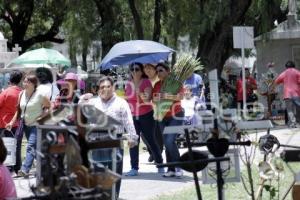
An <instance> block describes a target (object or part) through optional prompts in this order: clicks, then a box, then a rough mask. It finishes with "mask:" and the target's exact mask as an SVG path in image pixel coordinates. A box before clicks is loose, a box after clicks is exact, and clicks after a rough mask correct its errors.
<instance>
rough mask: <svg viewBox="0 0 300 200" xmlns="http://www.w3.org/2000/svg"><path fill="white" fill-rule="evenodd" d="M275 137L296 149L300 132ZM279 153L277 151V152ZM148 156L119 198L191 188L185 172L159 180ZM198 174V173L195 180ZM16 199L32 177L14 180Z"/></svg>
mask: <svg viewBox="0 0 300 200" xmlns="http://www.w3.org/2000/svg"><path fill="white" fill-rule="evenodd" d="M270 133H271V134H272V135H275V136H276V137H277V138H278V140H279V141H280V143H281V144H289V145H299V146H300V143H299V141H300V129H299V128H297V129H287V128H282V127H281V128H280V129H273V130H271V132H270ZM264 134H266V131H259V132H258V133H257V139H258V138H259V137H260V136H262V135H264ZM250 137H251V138H252V140H254V138H256V134H255V133H252V134H251V136H250ZM281 150H283V148H281V149H280V150H279V151H278V153H279V152H280V151H281ZM186 151H187V150H186V149H181V150H180V152H181V153H183V152H186ZM257 155H258V158H257V159H258V160H259V159H261V158H262V156H263V155H262V154H260V153H259V152H257ZM148 156H149V155H148V153H146V152H142V153H141V154H140V170H139V175H138V176H136V177H126V176H123V178H122V184H121V192H120V199H126V200H145V199H152V198H154V197H156V196H158V195H161V194H168V193H169V194H170V193H173V192H175V191H178V190H181V189H184V188H185V187H190V186H192V185H193V179H192V174H191V173H188V172H185V173H184V176H183V177H182V178H181V179H176V178H163V177H162V176H161V174H158V173H157V169H156V167H155V166H154V165H151V164H149V163H148V162H147V159H148ZM123 163H124V170H123V171H124V173H125V172H127V171H129V170H130V159H129V156H128V155H127V156H125V157H124V162H123ZM200 176H201V173H199V177H200ZM14 181H15V184H16V187H17V194H18V197H28V196H30V195H32V193H31V192H30V191H31V190H30V186H32V185H35V181H36V180H35V178H34V177H33V176H31V177H29V179H24V178H16V179H14Z"/></svg>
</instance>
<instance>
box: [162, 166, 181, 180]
mask: <svg viewBox="0 0 300 200" xmlns="http://www.w3.org/2000/svg"><path fill="white" fill-rule="evenodd" d="M182 176H183V171H182V170H181V169H180V168H176V169H175V172H174V171H168V172H166V173H164V175H163V177H166V178H169V177H176V178H181V177H182Z"/></svg>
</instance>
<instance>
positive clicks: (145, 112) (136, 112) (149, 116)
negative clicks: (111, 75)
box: [125, 63, 163, 176]
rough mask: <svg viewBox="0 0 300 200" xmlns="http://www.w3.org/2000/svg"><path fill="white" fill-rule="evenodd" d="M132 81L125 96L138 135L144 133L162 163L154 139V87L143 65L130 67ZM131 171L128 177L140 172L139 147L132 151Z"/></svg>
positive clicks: (161, 171) (149, 145)
mask: <svg viewBox="0 0 300 200" xmlns="http://www.w3.org/2000/svg"><path fill="white" fill-rule="evenodd" d="M130 73H131V80H129V81H128V83H127V84H126V87H125V96H126V99H127V102H128V104H129V106H130V109H131V113H132V115H133V121H134V126H135V130H136V133H137V134H138V135H139V136H140V134H141V133H142V134H143V136H144V139H145V142H146V143H147V146H148V147H149V148H150V151H151V152H152V154H153V156H154V160H155V162H156V163H162V161H163V159H162V155H161V152H160V149H159V147H158V144H157V142H156V140H155V137H154V127H155V121H154V118H153V108H152V104H151V102H150V101H151V96H152V95H151V94H152V85H151V82H150V81H149V80H148V79H147V78H146V76H145V74H144V71H143V65H142V64H141V63H133V64H131V65H130ZM129 151H130V159H131V161H130V163H131V170H130V171H129V172H128V173H127V174H126V175H127V176H137V175H138V170H139V145H137V146H135V147H133V148H131V149H130V150H129ZM158 172H159V173H163V168H158Z"/></svg>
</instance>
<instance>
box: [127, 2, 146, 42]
mask: <svg viewBox="0 0 300 200" xmlns="http://www.w3.org/2000/svg"><path fill="white" fill-rule="evenodd" d="M128 4H129V7H130V10H131V14H132V16H133V20H134V26H135V31H136V34H137V38H138V39H139V40H143V39H144V31H143V25H142V22H141V17H140V15H139V13H138V11H137V9H136V7H135V1H134V0H128Z"/></svg>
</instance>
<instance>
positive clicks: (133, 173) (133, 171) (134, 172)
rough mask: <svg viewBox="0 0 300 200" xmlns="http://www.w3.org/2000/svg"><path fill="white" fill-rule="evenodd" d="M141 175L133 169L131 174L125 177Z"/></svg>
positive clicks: (128, 173)
mask: <svg viewBox="0 0 300 200" xmlns="http://www.w3.org/2000/svg"><path fill="white" fill-rule="evenodd" d="M138 174H139V172H138V170H136V169H131V170H130V171H129V172H127V173H126V174H125V176H137V175H138Z"/></svg>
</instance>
